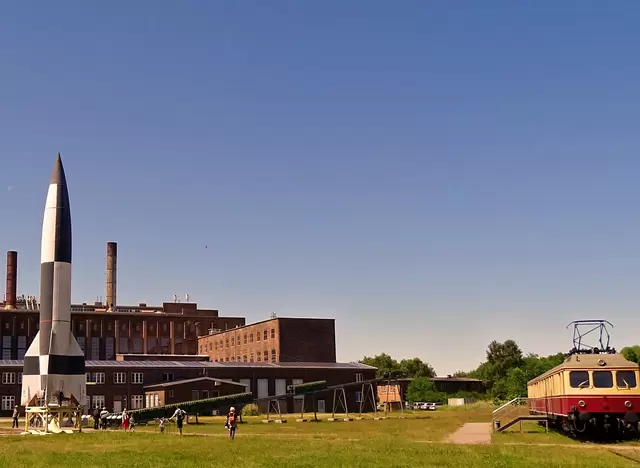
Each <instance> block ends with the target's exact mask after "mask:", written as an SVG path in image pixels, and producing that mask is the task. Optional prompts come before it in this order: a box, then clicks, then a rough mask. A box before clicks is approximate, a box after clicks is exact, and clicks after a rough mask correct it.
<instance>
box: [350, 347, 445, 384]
mask: <svg viewBox="0 0 640 468" xmlns="http://www.w3.org/2000/svg"><path fill="white" fill-rule="evenodd" d="M360 362H361V363H362V364H367V365H368V366H373V367H377V368H378V371H377V372H376V377H378V378H381V377H384V376H385V374H387V373H389V372H390V373H391V374H392V377H400V378H402V377H435V376H436V372H435V371H434V370H433V367H431V366H430V365H429V364H427V363H426V362H423V361H422V360H421V359H420V358H417V357H416V358H413V359H403V360H402V361H400V362H398V361H396V360H395V359H393V358H392V357H391V356H389V355H388V354H386V353H382V354H378V355H376V356H373V357H368V356H365V357H364V358H363V359H362V360H361V361H360Z"/></svg>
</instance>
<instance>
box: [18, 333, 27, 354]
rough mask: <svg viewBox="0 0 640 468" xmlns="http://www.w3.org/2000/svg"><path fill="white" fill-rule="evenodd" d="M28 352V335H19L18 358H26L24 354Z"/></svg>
mask: <svg viewBox="0 0 640 468" xmlns="http://www.w3.org/2000/svg"><path fill="white" fill-rule="evenodd" d="M26 352H27V337H26V336H19V337H18V359H24V355H25V354H26Z"/></svg>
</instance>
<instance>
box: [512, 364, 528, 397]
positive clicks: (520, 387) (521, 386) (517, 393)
mask: <svg viewBox="0 0 640 468" xmlns="http://www.w3.org/2000/svg"><path fill="white" fill-rule="evenodd" d="M528 380H529V379H527V376H526V375H525V373H524V372H523V371H522V369H520V368H519V367H516V368H515V369H511V370H510V371H509V373H508V374H507V380H506V391H507V395H506V397H507V399H509V400H512V399H513V398H519V397H524V396H526V395H527V381H528Z"/></svg>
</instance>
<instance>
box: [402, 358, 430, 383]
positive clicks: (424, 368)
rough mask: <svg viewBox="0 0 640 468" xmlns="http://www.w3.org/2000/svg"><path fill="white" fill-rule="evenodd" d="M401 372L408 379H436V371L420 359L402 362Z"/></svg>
mask: <svg viewBox="0 0 640 468" xmlns="http://www.w3.org/2000/svg"><path fill="white" fill-rule="evenodd" d="M400 370H401V372H402V373H404V374H405V376H406V377H414V378H415V377H435V376H436V371H435V370H433V367H431V366H430V365H429V364H427V363H426V362H422V359H420V358H417V357H416V358H413V359H403V360H402V361H400Z"/></svg>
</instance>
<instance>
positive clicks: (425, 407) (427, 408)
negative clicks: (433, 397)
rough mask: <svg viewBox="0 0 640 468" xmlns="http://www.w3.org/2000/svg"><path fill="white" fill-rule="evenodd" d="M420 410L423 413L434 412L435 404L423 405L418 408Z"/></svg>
mask: <svg viewBox="0 0 640 468" xmlns="http://www.w3.org/2000/svg"><path fill="white" fill-rule="evenodd" d="M420 409H421V410H423V411H435V410H436V404H435V403H423V404H422V405H421V406H420Z"/></svg>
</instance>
